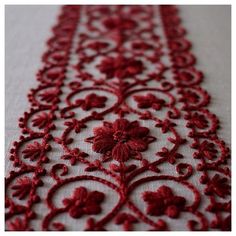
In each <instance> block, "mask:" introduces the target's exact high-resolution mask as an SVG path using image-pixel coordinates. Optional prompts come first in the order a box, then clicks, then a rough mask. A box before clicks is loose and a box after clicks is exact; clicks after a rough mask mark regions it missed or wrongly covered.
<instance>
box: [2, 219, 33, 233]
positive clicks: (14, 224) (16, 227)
mask: <svg viewBox="0 0 236 236" xmlns="http://www.w3.org/2000/svg"><path fill="white" fill-rule="evenodd" d="M7 228H8V230H10V231H29V230H32V229H30V228H29V227H28V223H27V221H26V220H22V219H21V218H15V219H14V220H12V221H10V222H8V223H7Z"/></svg>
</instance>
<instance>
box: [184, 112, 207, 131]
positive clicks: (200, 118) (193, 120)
mask: <svg viewBox="0 0 236 236" xmlns="http://www.w3.org/2000/svg"><path fill="white" fill-rule="evenodd" d="M188 119H189V123H188V124H187V126H188V127H193V126H195V127H197V128H199V129H205V128H207V127H208V120H207V119H206V117H205V116H204V115H202V114H199V113H197V112H194V113H193V114H192V115H189V118H188Z"/></svg>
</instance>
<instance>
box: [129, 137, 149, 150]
mask: <svg viewBox="0 0 236 236" xmlns="http://www.w3.org/2000/svg"><path fill="white" fill-rule="evenodd" d="M127 144H128V145H129V147H130V148H131V149H132V150H134V151H145V150H147V143H146V142H145V141H143V140H142V139H131V140H129V141H128V143H127Z"/></svg>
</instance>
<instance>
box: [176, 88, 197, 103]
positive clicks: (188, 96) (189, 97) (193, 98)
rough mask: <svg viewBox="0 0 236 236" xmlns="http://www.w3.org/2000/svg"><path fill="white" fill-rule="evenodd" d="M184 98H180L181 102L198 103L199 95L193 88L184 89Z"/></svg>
mask: <svg viewBox="0 0 236 236" xmlns="http://www.w3.org/2000/svg"><path fill="white" fill-rule="evenodd" d="M181 93H182V98H180V101H181V102H187V103H198V102H199V99H200V97H199V95H198V94H197V93H195V92H193V91H191V90H187V91H182V92H181Z"/></svg>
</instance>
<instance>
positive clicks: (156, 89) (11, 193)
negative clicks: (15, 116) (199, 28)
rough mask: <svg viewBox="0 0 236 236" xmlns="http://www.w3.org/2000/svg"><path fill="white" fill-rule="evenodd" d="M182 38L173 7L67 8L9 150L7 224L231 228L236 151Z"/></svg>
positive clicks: (66, 227)
mask: <svg viewBox="0 0 236 236" xmlns="http://www.w3.org/2000/svg"><path fill="white" fill-rule="evenodd" d="M185 35H186V30H185V29H184V28H183V27H182V25H181V21H180V18H179V16H178V10H177V8H176V7H175V6H164V5H163V6H64V7H63V8H62V12H61V14H60V16H59V17H58V23H57V25H56V26H55V27H53V36H52V37H51V38H50V39H49V40H48V42H47V45H48V50H47V52H46V53H45V54H44V55H43V63H44V65H43V68H42V69H41V70H40V71H39V72H38V74H37V79H38V81H39V84H38V86H37V88H35V89H31V91H30V93H29V95H28V98H29V101H30V104H31V108H30V110H29V111H27V112H25V113H24V115H23V117H22V118H20V119H19V126H20V128H21V129H22V135H21V136H20V137H19V140H18V141H15V142H14V143H13V147H12V149H11V150H10V160H11V161H12V163H13V167H12V170H11V171H10V172H9V173H8V176H7V178H6V198H5V199H6V229H7V230H13V231H14V230H22V231H23V230H94V231H96V230H153V231H160V230H230V229H231V217H230V211H231V202H230V170H229V167H228V166H229V164H228V163H227V160H228V158H229V155H230V151H229V149H228V148H227V147H226V145H225V143H224V142H223V141H222V140H220V139H219V138H218V136H217V129H218V127H219V122H218V119H217V117H216V116H215V115H214V114H212V113H211V112H210V111H209V110H208V109H207V108H206V106H207V105H208V104H209V101H210V96H209V95H208V93H207V92H206V91H205V90H204V89H202V88H201V87H200V83H201V82H202V80H203V74H202V73H201V72H200V71H198V70H197V69H196V68H195V67H194V64H195V61H196V59H195V57H194V56H193V54H192V53H191V52H190V49H191V43H190V42H189V41H188V40H187V39H186V37H185ZM40 209H41V210H40ZM42 209H43V210H42Z"/></svg>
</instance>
